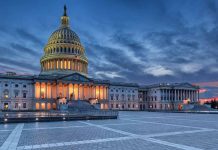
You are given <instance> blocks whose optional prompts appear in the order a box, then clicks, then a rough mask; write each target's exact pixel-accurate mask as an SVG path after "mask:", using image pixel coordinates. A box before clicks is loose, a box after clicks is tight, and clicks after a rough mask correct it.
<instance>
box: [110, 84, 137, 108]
mask: <svg viewBox="0 0 218 150" xmlns="http://www.w3.org/2000/svg"><path fill="white" fill-rule="evenodd" d="M138 91H139V86H138V85H137V84H131V83H114V82H113V83H111V84H110V86H109V91H108V99H109V108H110V109H114V110H139V105H138V104H139V98H138Z"/></svg>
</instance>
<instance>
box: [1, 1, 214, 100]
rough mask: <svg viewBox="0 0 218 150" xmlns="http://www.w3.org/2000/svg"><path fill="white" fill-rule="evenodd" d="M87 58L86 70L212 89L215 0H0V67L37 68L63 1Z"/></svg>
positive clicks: (100, 75)
mask: <svg viewBox="0 0 218 150" xmlns="http://www.w3.org/2000/svg"><path fill="white" fill-rule="evenodd" d="M64 4H66V5H67V8H68V16H69V17H70V23H71V28H72V30H74V31H75V32H76V33H77V34H78V35H79V37H80V39H81V41H82V44H83V45H84V47H85V49H86V54H87V56H88V59H89V75H90V76H91V77H94V78H101V79H109V80H113V81H124V82H136V83H139V84H152V83H160V82H190V83H198V84H199V85H201V86H202V87H203V88H205V89H206V92H205V93H204V94H202V97H208V96H209V97H211V96H218V1H215V0H46V1H45V0H37V1H35V0H20V1H16V0H7V1H0V18H1V21H0V54H1V55H0V72H5V71H15V72H17V73H19V74H39V72H40V64H39V61H40V57H41V56H42V55H43V47H44V46H45V44H46V43H47V40H48V38H49V36H50V35H51V33H52V32H53V31H54V30H56V29H57V28H58V27H59V25H60V17H61V15H62V14H63V5H64Z"/></svg>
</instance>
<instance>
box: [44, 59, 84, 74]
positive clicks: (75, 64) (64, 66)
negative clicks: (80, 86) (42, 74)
mask: <svg viewBox="0 0 218 150" xmlns="http://www.w3.org/2000/svg"><path fill="white" fill-rule="evenodd" d="M47 70H74V71H80V72H83V73H87V64H86V63H84V62H82V61H80V60H75V59H73V60H72V59H52V60H46V61H44V62H42V71H47Z"/></svg>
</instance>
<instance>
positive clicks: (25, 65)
mask: <svg viewBox="0 0 218 150" xmlns="http://www.w3.org/2000/svg"><path fill="white" fill-rule="evenodd" d="M0 60H1V61H0V63H1V64H3V65H8V66H10V68H12V66H13V68H14V69H15V71H18V72H20V71H21V72H22V70H23V69H26V70H29V71H30V72H31V71H32V73H35V72H36V71H37V70H39V66H35V65H34V64H32V63H31V61H27V62H23V61H21V60H17V59H11V58H3V57H1V58H0ZM11 71H12V70H11Z"/></svg>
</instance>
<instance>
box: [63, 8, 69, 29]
mask: <svg viewBox="0 0 218 150" xmlns="http://www.w3.org/2000/svg"><path fill="white" fill-rule="evenodd" d="M61 26H62V27H69V17H68V16H67V7H66V5H64V14H63V16H62V17H61Z"/></svg>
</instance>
